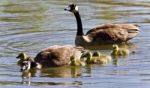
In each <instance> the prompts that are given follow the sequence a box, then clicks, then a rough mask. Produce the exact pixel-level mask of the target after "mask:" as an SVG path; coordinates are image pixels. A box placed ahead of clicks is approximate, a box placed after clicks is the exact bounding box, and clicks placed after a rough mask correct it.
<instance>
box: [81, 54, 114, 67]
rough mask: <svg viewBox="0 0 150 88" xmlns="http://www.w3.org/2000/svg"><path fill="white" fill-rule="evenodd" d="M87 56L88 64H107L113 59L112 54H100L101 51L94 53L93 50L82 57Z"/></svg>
mask: <svg viewBox="0 0 150 88" xmlns="http://www.w3.org/2000/svg"><path fill="white" fill-rule="evenodd" d="M84 57H86V58H87V59H86V63H87V64H107V63H108V62H110V61H111V59H112V58H111V56H109V55H105V54H100V52H94V53H93V54H92V53H91V52H87V53H86V54H85V55H83V56H81V58H84Z"/></svg>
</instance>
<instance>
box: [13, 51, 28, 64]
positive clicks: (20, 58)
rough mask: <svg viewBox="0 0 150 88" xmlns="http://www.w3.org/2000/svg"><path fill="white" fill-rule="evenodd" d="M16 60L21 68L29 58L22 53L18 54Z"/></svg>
mask: <svg viewBox="0 0 150 88" xmlns="http://www.w3.org/2000/svg"><path fill="white" fill-rule="evenodd" d="M16 58H17V59H18V60H17V64H18V65H19V66H20V65H21V63H22V62H23V61H25V60H27V59H28V56H27V54H26V53H24V52H21V53H19V54H18V56H17V57H16Z"/></svg>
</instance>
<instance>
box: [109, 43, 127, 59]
mask: <svg viewBox="0 0 150 88" xmlns="http://www.w3.org/2000/svg"><path fill="white" fill-rule="evenodd" d="M129 54H130V51H129V49H127V48H119V47H118V45H116V44H115V45H113V51H112V53H111V55H112V56H127V55H129Z"/></svg>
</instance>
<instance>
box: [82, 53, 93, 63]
mask: <svg viewBox="0 0 150 88" xmlns="http://www.w3.org/2000/svg"><path fill="white" fill-rule="evenodd" d="M81 58H83V59H84V60H85V61H86V62H87V63H90V61H91V59H92V53H91V52H86V53H83V54H82V55H81Z"/></svg>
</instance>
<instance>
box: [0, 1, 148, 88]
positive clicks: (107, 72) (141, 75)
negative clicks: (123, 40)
mask: <svg viewBox="0 0 150 88" xmlns="http://www.w3.org/2000/svg"><path fill="white" fill-rule="evenodd" d="M72 2H73V3H77V5H78V6H79V10H80V14H81V17H82V20H83V25H84V29H85V30H84V32H86V31H88V30H89V29H90V28H92V27H94V26H95V25H97V24H102V23H135V24H138V25H140V29H141V31H140V34H139V35H138V36H137V37H136V38H134V39H132V40H131V41H130V42H131V43H130V44H129V45H126V46H128V47H130V49H131V50H133V51H135V53H134V54H131V55H129V56H127V57H124V58H123V57H121V58H119V59H115V60H113V61H112V63H110V64H107V65H103V66H102V65H92V66H85V67H60V68H48V69H42V70H37V71H35V70H34V71H33V72H31V73H21V72H20V70H19V69H20V67H19V66H17V65H16V58H15V57H16V56H17V54H18V53H19V52H27V53H28V54H29V55H30V56H33V57H34V56H35V55H36V54H37V53H38V52H39V51H40V50H41V49H43V48H46V47H48V46H51V45H56V44H57V45H65V44H71V45H74V38H75V33H76V22H75V18H74V16H73V15H72V14H71V13H69V12H66V11H64V10H63V9H64V8H65V7H66V6H67V5H68V3H72ZM149 3H150V0H1V1H0V51H1V52H0V71H1V72H0V85H1V87H3V88H18V87H22V88H25V87H27V86H30V87H32V88H41V87H45V88H47V87H51V88H53V87H55V88H62V87H63V88H81V87H82V88H87V87H89V88H99V87H102V88H135V87H136V88H149V86H150V71H149V68H150V65H149V64H150V59H149V57H150V54H149V53H150V52H149V49H150V44H149V42H150V40H149V39H150V35H149V32H150V30H149V28H150V24H149V22H150V15H149V14H150V4H149ZM99 47H100V46H99ZM102 52H103V53H107V54H109V53H110V52H111V50H102ZM22 75H25V76H26V77H28V76H30V75H31V78H30V79H25V80H23V79H22Z"/></svg>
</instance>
